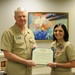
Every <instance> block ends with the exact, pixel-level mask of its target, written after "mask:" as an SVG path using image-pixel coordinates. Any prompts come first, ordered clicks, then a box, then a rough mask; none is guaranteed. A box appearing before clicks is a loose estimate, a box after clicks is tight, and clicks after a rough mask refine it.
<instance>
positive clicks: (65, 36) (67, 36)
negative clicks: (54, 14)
mask: <svg viewBox="0 0 75 75" xmlns="http://www.w3.org/2000/svg"><path fill="white" fill-rule="evenodd" d="M58 26H61V27H62V28H63V30H64V40H65V41H68V39H69V34H68V30H67V28H66V26H65V25H64V24H61V23H59V24H56V25H55V27H54V29H55V28H57V27H58ZM53 40H57V39H56V37H55V36H54V33H53Z"/></svg>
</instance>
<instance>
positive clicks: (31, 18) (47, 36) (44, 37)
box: [28, 12, 69, 41]
mask: <svg viewBox="0 0 75 75" xmlns="http://www.w3.org/2000/svg"><path fill="white" fill-rule="evenodd" d="M58 23H62V24H65V25H66V27H67V28H68V29H69V26H68V25H69V14H68V12H28V28H30V29H31V30H32V31H33V33H34V36H35V40H38V41H49V40H53V27H54V25H56V24H58Z"/></svg>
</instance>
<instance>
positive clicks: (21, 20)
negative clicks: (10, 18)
mask: <svg viewBox="0 0 75 75" xmlns="http://www.w3.org/2000/svg"><path fill="white" fill-rule="evenodd" d="M15 20H16V23H17V24H18V25H19V26H20V27H21V26H24V25H25V24H26V12H23V11H20V12H17V13H16V15H15Z"/></svg>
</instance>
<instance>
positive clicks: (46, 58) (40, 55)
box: [32, 48, 53, 64]
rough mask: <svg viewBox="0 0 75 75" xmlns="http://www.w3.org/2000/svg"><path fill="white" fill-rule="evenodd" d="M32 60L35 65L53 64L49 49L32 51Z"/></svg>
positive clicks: (51, 52) (51, 53)
mask: <svg viewBox="0 0 75 75" xmlns="http://www.w3.org/2000/svg"><path fill="white" fill-rule="evenodd" d="M32 60H33V61H34V62H35V63H36V64H48V63H49V62H53V51H52V50H51V49H45V48H36V49H34V50H33V51H32Z"/></svg>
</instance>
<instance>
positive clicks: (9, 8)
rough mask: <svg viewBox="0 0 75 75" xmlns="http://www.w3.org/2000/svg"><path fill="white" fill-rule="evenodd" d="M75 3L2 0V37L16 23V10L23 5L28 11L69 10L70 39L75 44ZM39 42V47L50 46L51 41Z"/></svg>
mask: <svg viewBox="0 0 75 75" xmlns="http://www.w3.org/2000/svg"><path fill="white" fill-rule="evenodd" d="M74 3H75V0H62V1H60V0H0V17H1V18H0V38H1V35H2V33H3V32H4V31H5V30H6V29H8V28H9V27H10V26H12V25H13V24H14V22H15V20H14V10H15V9H16V8H17V7H20V6H21V7H24V8H25V9H26V10H27V12H68V13H69V34H70V41H71V42H72V44H73V45H75V40H74V37H73V32H75V28H74V24H75V16H74V15H75V13H74V12H75V10H74V7H75V4H74ZM0 41H1V40H0ZM37 44H38V46H39V47H49V45H50V42H44V43H42V42H37Z"/></svg>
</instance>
